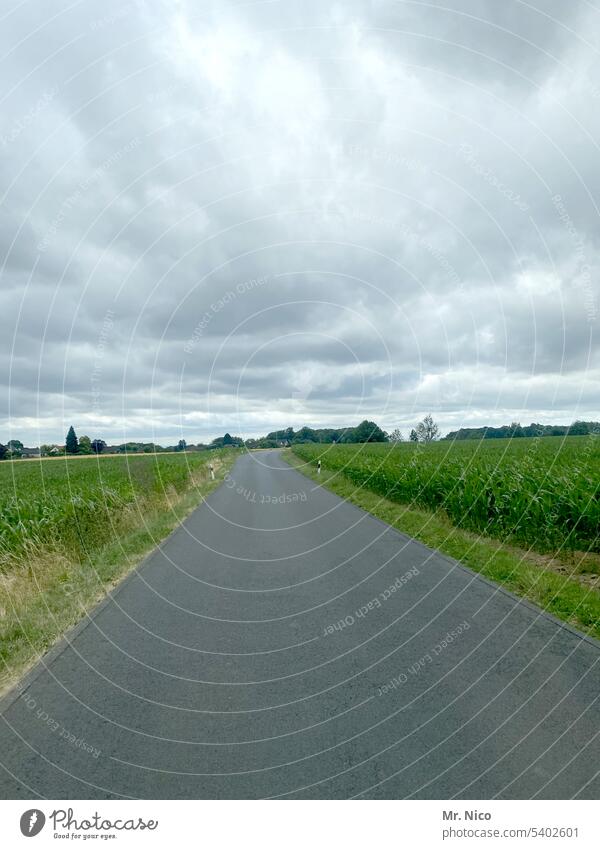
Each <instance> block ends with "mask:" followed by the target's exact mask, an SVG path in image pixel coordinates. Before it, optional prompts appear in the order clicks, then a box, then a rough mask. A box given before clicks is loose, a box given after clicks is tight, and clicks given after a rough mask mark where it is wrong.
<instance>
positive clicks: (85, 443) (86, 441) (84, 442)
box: [79, 436, 92, 454]
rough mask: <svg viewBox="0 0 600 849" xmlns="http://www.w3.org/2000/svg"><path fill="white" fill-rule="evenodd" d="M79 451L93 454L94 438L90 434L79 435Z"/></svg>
mask: <svg viewBox="0 0 600 849" xmlns="http://www.w3.org/2000/svg"><path fill="white" fill-rule="evenodd" d="M79 453H80V454H91V453H92V440H91V439H90V438H89V436H80V437H79Z"/></svg>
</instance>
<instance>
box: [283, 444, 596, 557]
mask: <svg viewBox="0 0 600 849" xmlns="http://www.w3.org/2000/svg"><path fill="white" fill-rule="evenodd" d="M293 450H294V452H295V453H296V454H297V455H298V456H299V457H300V458H301V459H303V460H305V461H306V462H308V463H310V464H312V465H316V462H317V460H318V459H321V462H322V468H323V469H324V470H329V471H331V472H336V473H340V474H343V475H344V476H345V477H346V478H348V479H349V480H351V481H352V482H353V483H354V484H355V485H356V486H357V487H359V488H360V487H365V488H367V489H369V490H371V491H373V492H375V493H377V494H378V495H381V496H383V497H385V498H388V499H390V500H392V501H397V502H400V503H403V504H412V505H415V506H419V507H425V508H428V509H432V510H443V511H445V512H446V514H447V515H448V517H449V518H450V520H451V521H452V522H453V523H454V524H455V525H457V526H459V527H462V528H465V529H469V530H474V531H480V532H483V533H485V534H489V535H490V536H494V537H497V538H499V539H502V540H504V541H509V542H510V541H514V542H515V543H525V544H527V545H528V546H531V547H533V548H536V549H539V550H541V551H549V550H555V551H556V550H559V549H561V548H565V549H572V550H585V551H594V552H598V551H600V436H599V435H597V434H594V435H589V436H572V437H543V438H534V439H488V440H482V441H464V442H457V443H452V442H436V443H430V444H429V445H420V444H414V443H400V444H394V445H392V444H389V443H383V444H382V443H379V444H369V443H365V444H360V445H317V444H303V445H296V446H294V448H293Z"/></svg>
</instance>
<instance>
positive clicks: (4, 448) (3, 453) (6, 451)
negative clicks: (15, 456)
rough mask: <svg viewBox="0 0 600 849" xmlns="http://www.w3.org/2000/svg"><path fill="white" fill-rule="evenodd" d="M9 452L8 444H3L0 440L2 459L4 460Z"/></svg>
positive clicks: (0, 456) (0, 457)
mask: <svg viewBox="0 0 600 849" xmlns="http://www.w3.org/2000/svg"><path fill="white" fill-rule="evenodd" d="M7 454H8V448H7V447H6V445H2V443H1V442H0V460H4V458H5V457H6V455H7Z"/></svg>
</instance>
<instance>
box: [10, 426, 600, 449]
mask: <svg viewBox="0 0 600 849" xmlns="http://www.w3.org/2000/svg"><path fill="white" fill-rule="evenodd" d="M591 433H600V422H585V421H576V422H573V424H571V425H542V424H536V423H534V422H532V423H531V424H530V425H525V426H521V424H520V423H519V422H512V424H510V425H502V426H501V427H464V428H459V430H454V431H450V433H448V434H446V436H444V437H443V439H445V440H450V441H455V440H456V441H460V440H464V439H477V440H480V439H511V438H520V437H541V436H585V435H587V434H591ZM440 438H442V437H441V435H440V428H439V426H438V425H437V424H436V422H435V421H434V420H433V418H432V416H431V415H427V416H425V418H424V419H423V420H422V421H420V422H419V423H418V424H417V425H415V427H414V428H412V429H411V430H410V432H409V436H408V440H409V441H410V442H417V443H425V444H426V443H429V442H435V441H437V440H438V439H440ZM403 441H404V436H403V434H402V431H401V430H400V429H399V428H395V429H394V430H392V431H391V432H390V433H387V432H386V431H385V430H382V428H380V427H379V425H377V424H376V423H375V422H372V421H369V420H368V419H365V420H364V421H362V422H361V423H360V424H359V425H357V426H356V427H342V428H311V427H301V428H300V429H299V430H294V428H293V427H287V428H282V429H281V430H273V431H271V432H270V433H268V434H267V435H266V436H263V437H258V438H250V439H243V438H242V437H241V436H232V435H231V434H230V433H225V434H224V435H223V436H218V437H217V438H216V439H213V440H212V441H211V442H209V443H203V442H199V443H197V444H195V445H194V444H192V443H189V444H188V442H186V440H185V439H180V440H179V442H178V443H177V444H176V445H166V446H163V445H158V444H157V443H155V442H124V443H121V444H120V445H108V444H107V443H106V442H105V441H104V440H103V439H90V437H89V436H85V435H84V436H80V437H78V436H77V434H76V433H75V429H74V428H73V426H71V427H70V428H69V430H68V433H67V436H66V439H65V444H64V445H55V444H45V445H41V446H40V448H39V449H37V448H26V447H25V446H24V445H23V443H22V442H21V441H20V440H18V439H11V440H10V441H9V442H8V443H7V444H6V445H3V444H2V443H0V460H15V459H19V458H21V457H38V456H42V457H60V456H65V455H69V456H74V455H84V456H85V455H91V454H156V453H161V452H170V451H211V450H214V449H216V448H227V447H231V448H248V449H252V448H279V447H281V446H286V445H297V444H299V443H305V442H319V443H331V444H333V443H339V444H344V443H361V442H390V443H397V442H403Z"/></svg>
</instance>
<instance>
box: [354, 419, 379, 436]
mask: <svg viewBox="0 0 600 849" xmlns="http://www.w3.org/2000/svg"><path fill="white" fill-rule="evenodd" d="M353 442H387V436H386V434H385V433H384V432H383V431H382V429H381V428H380V427H379V425H376V424H375V422H370V421H368V420H367V419H365V420H364V421H363V422H361V423H360V424H359V426H358V427H357V428H355V430H354V439H353Z"/></svg>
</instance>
